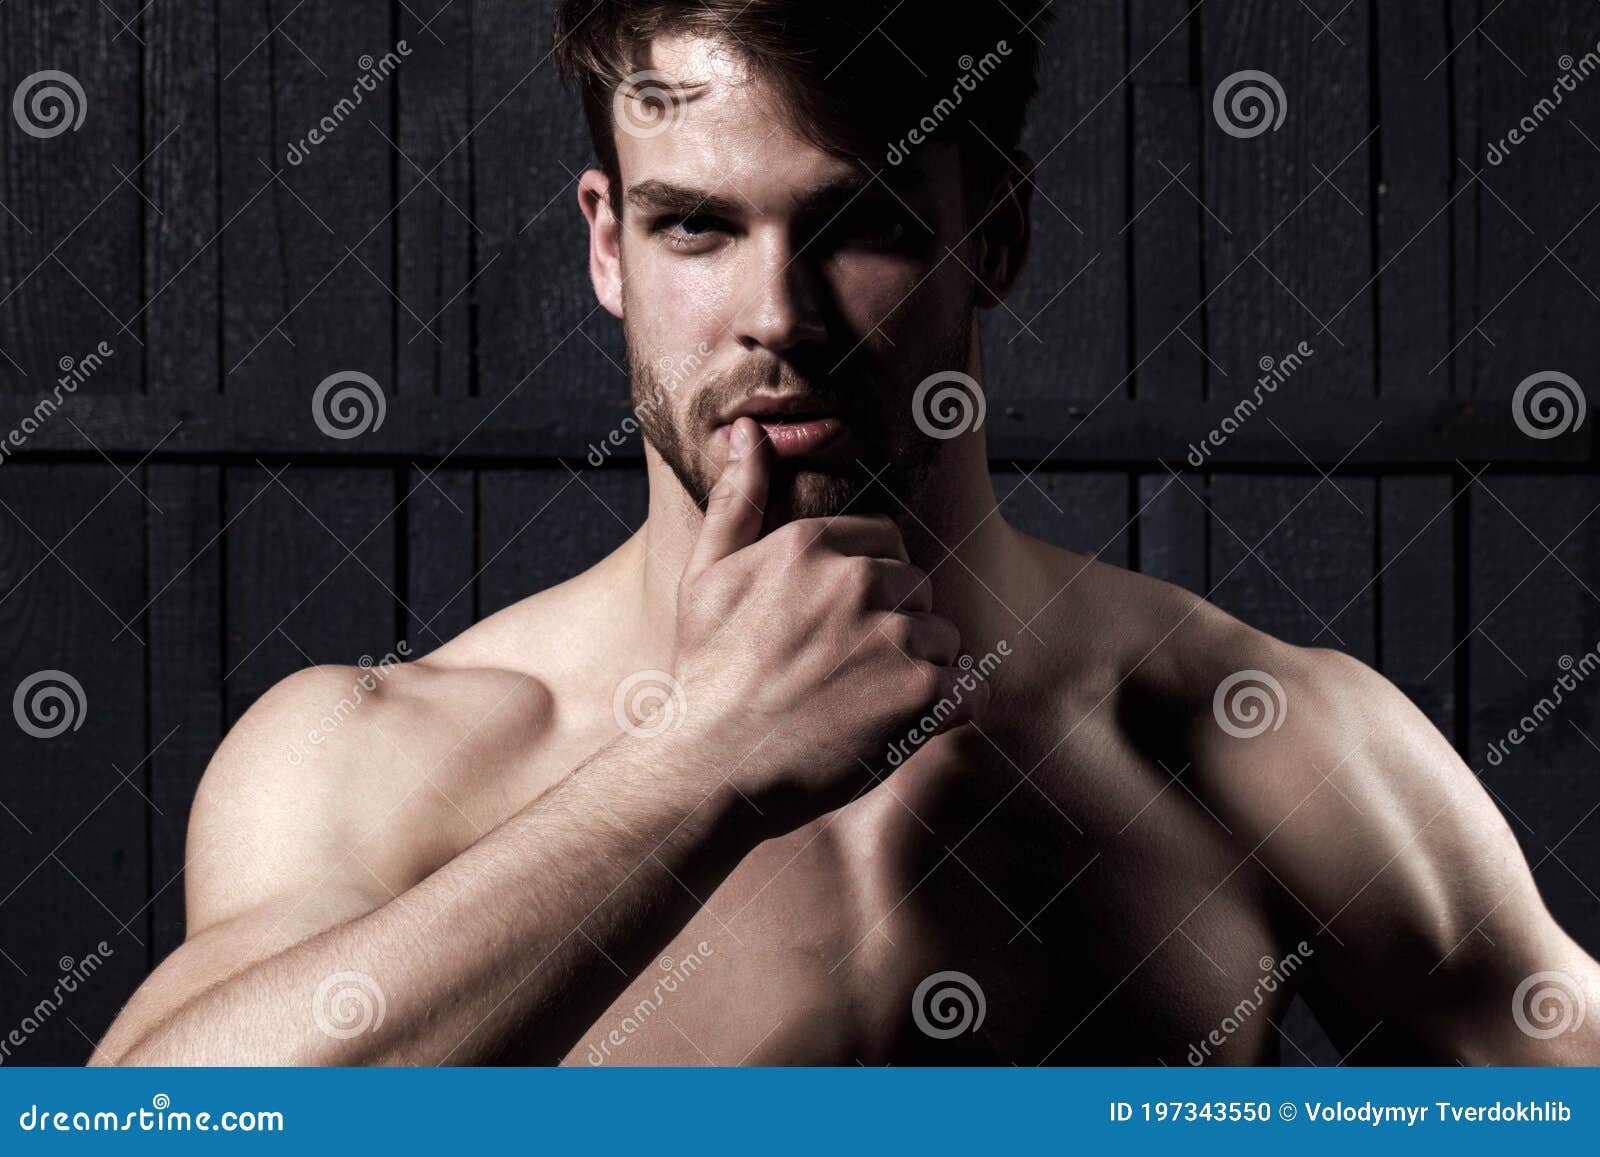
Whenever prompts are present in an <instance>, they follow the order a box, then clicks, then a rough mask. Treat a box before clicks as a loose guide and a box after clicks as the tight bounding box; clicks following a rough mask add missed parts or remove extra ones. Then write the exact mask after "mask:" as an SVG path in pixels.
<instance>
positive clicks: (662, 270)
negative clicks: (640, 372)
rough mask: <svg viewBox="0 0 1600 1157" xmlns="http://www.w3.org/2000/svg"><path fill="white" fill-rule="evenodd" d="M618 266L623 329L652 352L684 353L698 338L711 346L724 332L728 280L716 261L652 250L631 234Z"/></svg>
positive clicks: (675, 355) (687, 351)
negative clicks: (621, 280)
mask: <svg viewBox="0 0 1600 1157" xmlns="http://www.w3.org/2000/svg"><path fill="white" fill-rule="evenodd" d="M627 257H628V260H627V261H626V262H625V263H624V266H623V277H624V281H623V286H622V297H623V302H624V317H625V318H626V320H627V324H628V330H629V332H630V333H631V334H633V335H635V337H636V339H637V340H638V341H639V343H640V346H641V348H648V349H650V350H652V351H654V352H655V354H656V356H657V357H661V356H671V357H675V358H676V357H686V356H688V355H689V354H690V353H691V352H693V351H694V350H696V349H698V348H699V347H700V345H701V344H702V343H706V344H708V345H710V346H711V347H712V348H715V347H716V345H717V341H716V335H717V334H720V333H722V332H724V331H725V329H726V327H727V321H728V319H727V317H726V316H725V314H726V311H727V309H728V302H729V300H730V293H731V291H730V289H729V279H728V278H727V276H726V275H725V274H723V273H721V272H719V271H718V270H717V268H716V266H715V263H713V262H709V261H691V260H685V259H683V258H681V257H674V256H672V255H669V254H661V253H658V252H656V251H654V249H653V247H651V246H649V245H647V244H646V243H643V242H638V243H636V242H633V241H632V240H631V239H630V241H629V243H628V249H627Z"/></svg>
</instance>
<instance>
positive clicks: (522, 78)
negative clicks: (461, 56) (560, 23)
mask: <svg viewBox="0 0 1600 1157" xmlns="http://www.w3.org/2000/svg"><path fill="white" fill-rule="evenodd" d="M471 13H472V27H473V28H474V29H476V30H478V34H477V35H475V36H474V37H473V41H472V52H473V58H472V69H471V78H472V108H473V110H474V116H475V120H474V125H475V126H476V130H475V131H474V133H473V135H472V139H471V142H470V148H471V150H472V170H473V179H474V185H475V194H474V198H473V205H472V207H471V208H469V209H468V212H469V213H471V214H472V216H473V218H474V219H475V220H476V221H477V223H478V227H479V228H480V229H481V230H482V233H481V235H475V236H476V244H477V251H476V256H475V258H474V264H475V267H476V270H477V271H479V272H481V274H482V276H481V277H480V278H479V280H478V282H477V283H476V295H477V296H476V300H477V303H478V307H477V327H478V328H477V342H478V344H477V351H478V359H479V365H478V375H479V380H478V389H479V392H480V393H482V394H484V395H486V396H488V397H491V398H494V399H496V400H499V399H501V398H503V397H505V396H507V395H508V394H510V393H511V392H512V391H516V392H517V394H518V395H519V397H520V398H521V399H522V401H521V404H522V405H524V406H529V405H531V404H532V400H533V399H538V400H539V404H540V406H541V407H548V408H551V409H560V408H562V407H563V405H564V404H565V403H567V402H568V401H570V400H571V399H573V398H575V397H577V396H578V395H579V394H581V393H583V392H584V391H585V390H589V389H592V388H594V385H593V384H594V383H596V382H600V383H603V385H602V386H601V387H599V388H600V389H601V390H603V391H604V392H605V393H606V395H607V396H609V397H611V398H614V399H618V400H622V401H625V400H626V399H627V397H628V382H627V375H626V374H625V373H623V374H619V373H618V372H617V370H616V368H615V367H614V366H613V365H611V364H610V363H609V362H608V361H607V358H608V357H609V358H610V359H611V361H612V362H615V363H616V365H617V366H622V365H626V361H625V359H624V358H623V353H622V335H621V328H620V326H619V325H618V324H617V323H616V322H615V321H614V320H613V319H612V318H611V316H610V315H609V314H607V313H606V312H605V311H604V310H601V309H599V307H598V305H597V304H596V302H595V299H594V291H593V289H591V288H590V284H589V276H588V248H587V243H586V241H585V240H584V226H583V223H582V218H581V217H580V216H579V214H578V206H577V178H578V176H579V174H581V173H582V172H583V170H584V169H585V168H586V167H588V166H589V164H590V163H591V153H592V150H591V148H590V145H589V137H588V130H587V129H586V128H585V127H584V120H583V114H582V112H581V110H580V107H579V103H578V100H577V98H576V96H575V95H573V94H572V93H569V92H568V91H566V89H565V88H564V87H563V86H562V85H561V83H560V80H559V79H558V78H557V76H556V70H555V67H554V63H553V61H551V60H549V59H542V58H544V56H545V53H546V52H547V51H548V50H549V46H550V44H551V32H550V30H551V27H552V23H551V17H550V6H549V5H548V4H525V3H520V2H518V0H477V2H476V3H474V4H473V5H472V7H471ZM488 29H492V30H493V31H492V33H490V34H485V32H484V30H488ZM530 54H531V55H530ZM491 263H492V264H491ZM591 342H593V343H594V344H591ZM597 346H598V348H596V347H597ZM602 351H604V352H602Z"/></svg>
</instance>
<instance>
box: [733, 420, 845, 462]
mask: <svg viewBox="0 0 1600 1157" xmlns="http://www.w3.org/2000/svg"><path fill="white" fill-rule="evenodd" d="M755 420H756V421H757V422H758V423H759V424H760V426H761V428H762V429H763V430H765V431H766V432H767V441H768V442H770V443H772V452H773V453H774V454H776V455H777V456H778V457H779V458H817V457H822V456H825V455H827V454H828V453H829V452H830V451H842V445H841V444H842V443H843V442H844V440H845V437H846V435H847V433H848V431H847V429H846V427H845V424H844V423H843V422H842V421H840V420H839V419H838V418H837V417H834V416H833V415H831V414H828V415H818V416H816V417H804V416H802V417H795V418H790V417H784V418H771V417H761V416H756V418H755Z"/></svg>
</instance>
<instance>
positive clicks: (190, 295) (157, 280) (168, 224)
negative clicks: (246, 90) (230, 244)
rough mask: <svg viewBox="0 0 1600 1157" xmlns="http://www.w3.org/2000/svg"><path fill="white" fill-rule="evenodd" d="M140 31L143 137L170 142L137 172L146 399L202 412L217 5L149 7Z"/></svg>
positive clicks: (212, 228) (212, 232) (209, 391)
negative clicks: (143, 199)
mask: <svg viewBox="0 0 1600 1157" xmlns="http://www.w3.org/2000/svg"><path fill="white" fill-rule="evenodd" d="M142 24H143V31H141V32H140V33H139V35H140V36H142V37H143V38H144V41H145V47H144V50H143V51H144V57H145V101H146V106H145V126H144V132H145V137H146V139H147V140H151V141H158V140H161V139H162V138H163V137H165V136H167V134H168V133H169V132H170V133H171V139H170V140H168V141H167V143H166V144H165V145H164V146H163V147H162V148H161V149H160V150H159V151H158V152H157V153H156V154H155V156H153V157H152V158H151V159H150V162H149V164H147V165H146V166H145V174H146V176H147V177H148V182H147V183H148V187H149V188H148V195H149V197H150V200H151V202H152V205H151V206H150V207H147V209H146V227H145V239H146V247H147V252H146V255H145V263H146V267H145V270H144V293H143V295H142V297H141V299H140V309H141V310H142V311H143V323H144V327H145V331H146V334H147V348H146V350H145V364H146V372H147V374H148V376H149V380H148V383H147V385H146V393H147V395H150V396H156V397H160V398H163V399H169V400H171V401H173V402H176V403H179V404H181V405H182V406H183V407H185V408H186V409H188V410H191V411H192V410H195V409H201V408H205V409H209V408H210V407H211V405H212V404H214V403H215V401H216V397H217V394H218V392H219V391H220V390H221V388H222V386H221V380H220V379H221V376H222V372H221V368H220V367H219V366H218V361H219V360H220V351H219V349H218V346H217V338H218V335H219V334H220V333H221V326H222V314H221V300H222V294H221V289H222V286H221V267H220V264H219V263H220V261H221V254H222V248H221V246H220V244H219V243H218V242H217V240H216V237H217V233H218V231H219V230H220V229H221V228H222V222H221V221H220V220H218V216H217V213H218V208H219V202H218V189H219V177H218V174H217V160H218V157H217V140H218V131H219V130H218V120H217V118H218V105H217V82H218V68H217V56H218V52H217V37H218V33H217V12H216V5H215V4H214V3H212V2H211V0H177V2H176V3H170V4H169V3H165V2H163V3H161V4H155V5H151V6H150V7H149V8H147V9H145V11H144V15H143V19H142ZM124 40H125V41H131V40H132V35H131V34H124ZM174 130H175V131H174ZM256 172H257V173H258V174H260V175H261V176H262V177H263V178H265V176H266V174H265V173H264V172H263V171H262V170H260V169H257V170H256ZM164 432H165V431H163V433H164ZM151 445H154V440H152V442H151Z"/></svg>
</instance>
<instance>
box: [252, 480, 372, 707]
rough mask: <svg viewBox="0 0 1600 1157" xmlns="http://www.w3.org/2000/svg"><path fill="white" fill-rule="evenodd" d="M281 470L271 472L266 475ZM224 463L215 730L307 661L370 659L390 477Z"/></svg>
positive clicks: (335, 661)
mask: <svg viewBox="0 0 1600 1157" xmlns="http://www.w3.org/2000/svg"><path fill="white" fill-rule="evenodd" d="M278 470H282V473H281V474H277V471H278ZM274 474H276V475H277V476H276V478H274V477H273V476H271V475H269V474H268V473H267V471H266V469H265V468H264V467H261V466H250V467H244V466H240V467H229V468H228V469H227V471H226V474H225V480H224V481H225V485H226V487H227V495H226V503H225V507H224V508H225V510H226V512H227V517H228V519H229V520H230V523H231V525H230V526H229V530H228V535H227V549H226V583H227V588H226V590H227V604H226V605H227V610H226V622H227V633H226V645H225V649H224V662H225V664H226V666H225V668H224V678H225V680H226V691H225V695H226V702H225V711H226V722H227V725H228V726H232V725H233V723H234V722H235V721H237V719H238V718H239V716H240V715H241V714H243V713H244V710H245V709H246V708H247V707H249V705H250V704H251V703H253V702H255V700H256V699H258V698H259V697H260V696H261V694H262V692H264V691H266V690H267V688H268V687H270V686H271V685H272V684H273V683H275V682H277V681H278V680H279V679H281V678H283V677H284V676H285V675H288V674H290V673H291V672H293V671H296V670H298V669H300V668H302V667H308V666H311V665H313V664H316V663H356V662H358V661H359V660H360V659H361V658H362V656H367V657H369V658H370V659H372V660H374V661H376V660H378V659H381V658H382V657H383V656H385V655H387V654H389V653H390V652H391V651H392V650H393V648H394V646H395V644H396V642H397V641H398V640H397V639H396V638H395V623H396V610H395V595H394V592H395V520H394V510H395V501H396V498H397V497H398V496H397V495H396V494H395V492H394V487H395V478H394V472H393V471H392V470H388V469H371V468H366V469H362V468H342V467H326V466H291V467H289V468H287V469H284V468H283V467H275V468H274Z"/></svg>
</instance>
